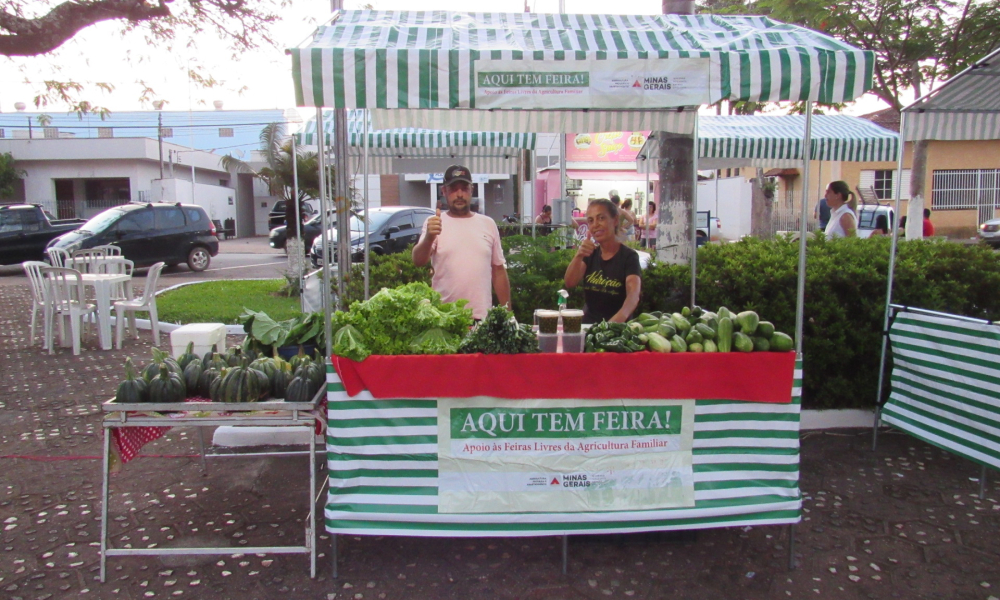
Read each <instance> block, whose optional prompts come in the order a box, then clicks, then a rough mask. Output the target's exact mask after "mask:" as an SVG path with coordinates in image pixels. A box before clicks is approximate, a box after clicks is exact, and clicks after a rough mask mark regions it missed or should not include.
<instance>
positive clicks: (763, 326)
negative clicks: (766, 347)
mask: <svg viewBox="0 0 1000 600" xmlns="http://www.w3.org/2000/svg"><path fill="white" fill-rule="evenodd" d="M757 335H759V336H761V337H762V338H766V339H771V336H772V335H774V324H772V323H771V322H770V321H761V322H760V323H757Z"/></svg>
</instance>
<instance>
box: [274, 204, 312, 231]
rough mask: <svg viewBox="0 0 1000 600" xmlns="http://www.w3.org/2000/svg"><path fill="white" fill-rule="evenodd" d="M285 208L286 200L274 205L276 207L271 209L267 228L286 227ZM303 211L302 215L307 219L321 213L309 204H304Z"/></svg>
mask: <svg viewBox="0 0 1000 600" xmlns="http://www.w3.org/2000/svg"><path fill="white" fill-rule="evenodd" d="M285 206H286V203H285V201H284V200H278V201H277V202H275V203H274V206H272V207H271V212H269V213H267V228H268V229H269V230H270V229H274V228H275V227H281V226H283V225H285ZM301 210H302V214H303V215H306V216H307V217H312V216H313V215H315V214H318V213H319V211H318V210H316V209H315V208H313V205H312V204H310V203H309V202H303V203H302V207H301Z"/></svg>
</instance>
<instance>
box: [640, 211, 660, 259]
mask: <svg viewBox="0 0 1000 600" xmlns="http://www.w3.org/2000/svg"><path fill="white" fill-rule="evenodd" d="M656 224H657V216H656V203H655V202H653V201H652V200H650V201H649V203H648V204H647V205H646V218H645V219H643V221H642V224H641V225H640V227H641V231H640V236H641V239H642V246H643V248H656Z"/></svg>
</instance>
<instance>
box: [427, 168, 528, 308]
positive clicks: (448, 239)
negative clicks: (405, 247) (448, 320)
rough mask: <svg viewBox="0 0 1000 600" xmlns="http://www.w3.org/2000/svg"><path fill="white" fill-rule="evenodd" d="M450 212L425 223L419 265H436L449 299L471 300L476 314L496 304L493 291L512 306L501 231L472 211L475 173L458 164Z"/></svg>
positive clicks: (447, 179)
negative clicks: (473, 176)
mask: <svg viewBox="0 0 1000 600" xmlns="http://www.w3.org/2000/svg"><path fill="white" fill-rule="evenodd" d="M444 195H445V199H446V200H447V201H448V212H446V213H444V214H441V209H438V210H437V214H436V215H435V216H433V217H429V218H428V219H427V220H426V221H424V227H423V231H422V232H421V234H420V241H419V242H417V245H416V246H414V247H413V264H415V265H417V266H418V267H422V266H424V265H426V264H427V263H428V262H430V263H431V266H432V267H433V271H434V274H433V276H432V277H431V287H433V288H434V289H435V290H437V291H438V293H440V294H441V300H442V301H443V302H454V301H456V300H459V299H461V298H464V299H466V300H468V301H469V304H468V307H469V308H471V309H472V318H474V319H483V318H485V317H486V312H487V311H488V310H489V309H490V307H491V306H493V292H494V291H495V292H496V294H497V299H498V300H499V302H500V304H502V305H504V306H506V307H507V308H510V280H509V279H508V278H507V261H505V260H504V258H503V249H502V248H501V246H500V231H499V230H498V229H497V224H496V222H495V221H493V219H491V218H489V217H487V216H485V215H480V214H476V213H474V212H472V173H470V172H469V169H467V168H465V167H463V166H460V165H452V166H450V167H448V168H447V169H446V170H445V172H444Z"/></svg>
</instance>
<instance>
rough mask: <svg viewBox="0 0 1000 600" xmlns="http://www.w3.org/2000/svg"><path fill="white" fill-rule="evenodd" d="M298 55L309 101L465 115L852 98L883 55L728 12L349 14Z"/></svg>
mask: <svg viewBox="0 0 1000 600" xmlns="http://www.w3.org/2000/svg"><path fill="white" fill-rule="evenodd" d="M290 53H291V56H292V69H293V78H294V82H295V95H296V102H297V104H298V106H325V107H333V108H370V109H376V108H385V109H452V110H453V112H463V111H454V109H480V110H491V109H512V110H529V111H532V110H595V109H596V110H600V109H604V110H613V111H620V110H632V111H637V112H643V111H650V110H660V109H667V108H673V107H678V106H697V105H701V104H706V103H714V102H717V101H718V100H721V99H730V100H753V101H779V100H790V101H798V100H816V101H820V102H827V103H832V102H844V101H849V100H853V99H854V98H857V97H858V96H860V95H861V94H863V93H864V92H865V91H866V90H868V89H869V88H870V87H871V84H872V73H873V68H874V64H875V57H874V54H873V53H871V52H868V51H863V50H859V49H857V48H854V47H852V46H850V45H848V44H845V43H843V42H840V41H839V40H836V39H834V38H831V37H829V36H826V35H823V34H820V33H817V32H815V31H811V30H809V29H804V28H802V27H798V26H795V25H788V24H784V23H779V22H777V21H773V20H771V19H768V18H766V17H755V16H720V15H650V16H639V15H565V14H531V13H510V14H503V13H453V12H437V11H435V12H383V11H343V12H337V13H335V15H334V18H333V20H332V22H331V24H329V25H325V26H322V27H319V28H318V29H317V30H316V31H315V33H314V34H313V36H311V38H310V39H309V40H308V41H307V42H306V43H304V44H302V45H301V46H299V47H297V48H292V49H290ZM408 124H409V125H419V126H427V125H426V124H425V123H419V122H410V123H408ZM435 126H436V125H435ZM452 128H453V127H447V129H452ZM466 128H467V129H478V128H479V127H471V128H470V127H466ZM501 129H504V130H511V129H510V128H508V127H502V128H501ZM622 129H623V128H621V127H620V128H618V129H617V130H622ZM625 129H633V130H637V129H641V127H640V128H636V127H631V126H629V127H625ZM594 130H597V129H594V128H592V127H584V128H580V129H577V131H594Z"/></svg>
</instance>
